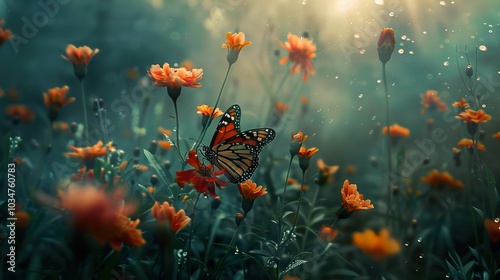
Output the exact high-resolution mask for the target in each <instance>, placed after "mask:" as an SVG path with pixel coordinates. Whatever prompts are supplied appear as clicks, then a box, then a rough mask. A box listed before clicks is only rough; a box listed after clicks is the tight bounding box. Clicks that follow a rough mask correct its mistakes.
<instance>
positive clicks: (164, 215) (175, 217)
mask: <svg viewBox="0 0 500 280" xmlns="http://www.w3.org/2000/svg"><path fill="white" fill-rule="evenodd" d="M151 215H152V216H153V217H154V218H155V219H156V220H157V221H160V222H162V221H168V222H169V223H170V227H171V228H172V230H173V232H178V231H179V230H181V229H182V228H184V227H185V226H187V224H189V222H190V221H191V218H189V217H188V216H186V213H185V212H184V209H181V210H179V211H177V212H175V208H174V207H173V206H170V204H169V203H168V202H166V201H165V202H163V204H162V205H160V204H159V203H158V201H156V202H155V204H154V205H153V208H151Z"/></svg>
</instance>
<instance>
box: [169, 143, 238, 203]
mask: <svg viewBox="0 0 500 280" xmlns="http://www.w3.org/2000/svg"><path fill="white" fill-rule="evenodd" d="M187 163H188V164H189V165H191V166H192V167H194V169H190V170H185V171H177V172H175V174H176V175H177V178H175V181H176V182H177V184H179V186H180V187H181V188H183V187H184V184H185V183H188V184H189V185H190V186H191V187H193V188H194V189H195V190H196V191H197V192H198V193H203V194H209V195H210V196H211V197H216V196H217V194H216V193H215V187H216V186H217V187H218V188H220V187H221V186H227V185H229V182H225V181H222V180H221V179H219V178H217V176H219V175H222V174H224V170H219V171H214V169H213V167H212V165H211V164H208V165H204V164H203V163H202V162H200V160H199V159H198V156H197V155H196V151H195V150H190V151H189V156H188V159H187Z"/></svg>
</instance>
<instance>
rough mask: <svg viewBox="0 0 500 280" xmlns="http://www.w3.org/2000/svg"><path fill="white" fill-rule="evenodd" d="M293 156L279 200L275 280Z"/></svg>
mask: <svg viewBox="0 0 500 280" xmlns="http://www.w3.org/2000/svg"><path fill="white" fill-rule="evenodd" d="M293 158H294V156H292V157H291V158H290V162H289V163H288V170H287V172H286V178H285V187H284V188H283V195H282V199H281V205H280V215H279V218H278V240H277V242H276V244H277V246H278V248H277V250H276V253H277V254H278V255H277V256H276V259H277V260H278V264H277V265H278V267H277V269H276V278H278V276H279V271H280V266H281V249H282V248H281V234H282V226H283V210H284V208H285V198H286V187H287V186H288V176H290V169H291V167H292V161H293Z"/></svg>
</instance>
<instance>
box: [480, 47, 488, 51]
mask: <svg viewBox="0 0 500 280" xmlns="http://www.w3.org/2000/svg"><path fill="white" fill-rule="evenodd" d="M479 50H480V51H483V52H485V51H487V50H488V48H487V47H486V46H485V45H481V46H479Z"/></svg>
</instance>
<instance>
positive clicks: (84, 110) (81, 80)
mask: <svg viewBox="0 0 500 280" xmlns="http://www.w3.org/2000/svg"><path fill="white" fill-rule="evenodd" d="M80 89H81V92H82V102H83V118H84V121H85V141H90V139H89V121H88V117H87V97H86V96H85V89H84V86H83V79H80Z"/></svg>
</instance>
